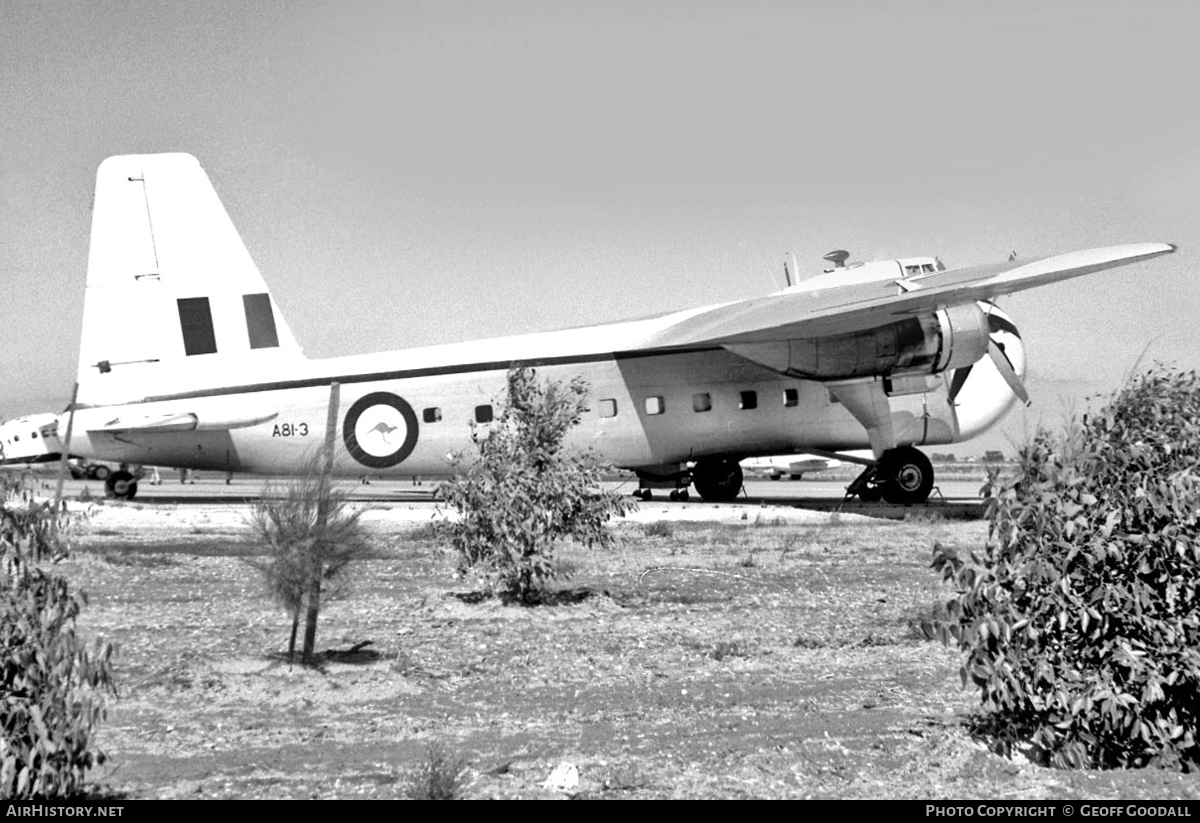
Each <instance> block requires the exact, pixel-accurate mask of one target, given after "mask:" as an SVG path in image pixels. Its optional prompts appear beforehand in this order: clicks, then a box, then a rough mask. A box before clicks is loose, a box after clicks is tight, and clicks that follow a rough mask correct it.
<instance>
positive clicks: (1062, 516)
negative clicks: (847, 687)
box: [934, 368, 1200, 769]
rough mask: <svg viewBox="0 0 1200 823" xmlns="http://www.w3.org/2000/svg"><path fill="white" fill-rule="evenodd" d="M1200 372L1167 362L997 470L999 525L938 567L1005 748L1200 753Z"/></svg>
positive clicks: (1081, 753) (1198, 756)
mask: <svg viewBox="0 0 1200 823" xmlns="http://www.w3.org/2000/svg"><path fill="white" fill-rule="evenodd" d="M1198 467H1200V381H1198V380H1197V377H1196V374H1195V373H1194V372H1192V373H1179V372H1174V371H1168V370H1165V369H1163V368H1156V369H1154V370H1152V371H1150V372H1149V373H1147V374H1145V375H1143V376H1141V377H1138V378H1136V379H1134V380H1132V381H1131V382H1130V383H1129V384H1128V385H1127V386H1126V387H1125V388H1124V389H1123V390H1122V391H1121V392H1120V393H1119V394H1118V395H1117V396H1116V397H1115V398H1114V399H1113V400H1112V401H1111V403H1110V405H1109V406H1108V407H1106V408H1105V409H1104V410H1103V411H1101V412H1100V413H1099V414H1097V415H1095V416H1093V417H1091V418H1085V419H1084V421H1083V423H1082V425H1081V426H1080V427H1079V428H1078V430H1077V431H1075V432H1073V433H1072V434H1071V435H1069V436H1064V437H1060V438H1057V439H1056V438H1053V437H1051V436H1050V435H1048V434H1047V433H1045V432H1039V433H1038V434H1037V435H1036V436H1035V437H1034V439H1033V441H1032V442H1031V443H1030V444H1029V445H1028V446H1027V447H1026V448H1025V449H1023V450H1022V453H1021V456H1020V465H1019V471H1018V475H1017V477H1016V478H1015V479H1014V480H1013V481H1011V482H1010V483H1007V484H1005V485H1000V484H999V483H998V481H997V479H996V476H995V475H993V476H992V480H991V483H990V484H989V485H990V487H991V488H990V489H989V496H988V499H987V506H988V517H989V538H988V541H987V544H986V546H985V547H984V549H983V551H982V552H981V553H979V554H976V553H971V554H970V556H969V557H966V556H960V555H959V554H958V553H956V552H954V551H950V550H946V549H942V548H940V547H939V548H938V549H937V550H936V551H935V560H934V565H935V567H936V568H939V569H940V570H941V571H942V573H943V575H944V577H945V578H946V579H947V580H950V581H952V582H953V583H954V584H955V587H956V589H957V591H958V594H957V596H956V597H955V598H954V599H952V600H951V601H950V602H949V604H948V609H949V614H950V624H951V627H952V629H953V633H954V634H955V635H956V636H957V638H958V642H959V645H960V647H961V648H962V649H963V651H965V652H966V659H965V662H964V664H963V667H962V678H963V684H964V686H965V685H966V683H967V682H970V683H972V684H974V685H975V686H976V687H978V688H979V690H980V695H981V699H982V707H981V708H982V713H983V714H982V716H981V717H980V727H981V729H982V730H983V731H985V732H988V733H990V734H992V735H993V736H994V738H995V740H996V742H997V744H998V746H999V748H1000V749H1001V750H1005V751H1007V750H1009V749H1011V747H1012V746H1013V745H1015V744H1020V743H1031V744H1032V746H1033V750H1034V752H1035V754H1038V755H1040V756H1041V757H1042V758H1043V759H1044V760H1045V761H1047V762H1049V763H1052V764H1054V765H1058V766H1071V767H1085V766H1092V767H1128V766H1140V765H1145V764H1151V763H1157V764H1165V765H1170V766H1177V767H1182V768H1184V769H1194V768H1196V767H1197V766H1200V743H1198V740H1197V735H1198V732H1197V721H1198V719H1200V602H1198V592H1197V587H1198V585H1200V471H1198Z"/></svg>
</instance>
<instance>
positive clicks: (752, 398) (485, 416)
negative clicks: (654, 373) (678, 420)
mask: <svg viewBox="0 0 1200 823" xmlns="http://www.w3.org/2000/svg"><path fill="white" fill-rule="evenodd" d="M783 405H784V406H785V407H787V408H793V407H795V406H798V405H800V392H799V390H798V389H784V390H783ZM712 407H713V401H712V394H710V393H709V392H699V393H697V394H693V395H692V411H695V412H706V411H712ZM738 408H739V409H741V410H742V411H750V410H751V409H757V408H758V392H756V391H743V392H738ZM666 410H667V406H666V402H665V401H664V400H663V398H662V397H661V396H654V397H647V398H646V414H650V415H654V414H662V413H663V412H665V411H666ZM599 412H600V416H601V417H616V416H617V401H616V400H615V399H613V398H604V399H602V400H601V401H600V408H599ZM421 419H422V420H424V421H425V422H426V423H438V422H440V421H441V419H442V410H441V408H439V407H438V406H433V407H430V408H428V409H425V410H423V411H422V412H421ZM494 419H495V413H494V412H493V410H492V407H491V405H483V406H476V407H475V422H476V423H491V422H492V420H494Z"/></svg>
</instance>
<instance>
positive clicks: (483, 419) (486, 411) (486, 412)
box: [475, 404, 493, 423]
mask: <svg viewBox="0 0 1200 823" xmlns="http://www.w3.org/2000/svg"><path fill="white" fill-rule="evenodd" d="M492 417H493V415H492V407H491V405H490V404H489V405H486V406H476V407H475V422H476V423H491V422H492Z"/></svg>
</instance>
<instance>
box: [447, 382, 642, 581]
mask: <svg viewBox="0 0 1200 823" xmlns="http://www.w3.org/2000/svg"><path fill="white" fill-rule="evenodd" d="M587 394H588V387H587V384H586V383H585V382H584V381H583V380H582V379H580V378H576V379H575V380H573V381H571V383H569V384H568V385H565V386H564V385H563V384H561V383H556V382H553V381H550V382H547V383H545V384H544V385H543V384H541V383H539V382H538V380H537V375H536V374H535V372H534V371H533V370H532V369H526V368H521V369H511V370H510V371H509V372H508V396H507V398H506V400H505V402H504V403H502V404H500V406H501V413H500V416H499V417H498V418H497V419H496V421H495V422H494V423H493V424H491V425H490V426H489V427H487V428H481V427H473V428H472V430H471V439H472V441H473V442H474V444H475V447H476V449H477V450H478V452H479V458H478V460H476V461H475V462H474V463H472V464H471V465H470V467H469V468H468V469H467V471H466V473H465V474H464V475H463V476H461V477H458V478H456V479H454V480H452V481H450V482H448V483H446V484H445V485H444V486H443V487H442V488H443V490H444V493H445V500H446V502H447V503H448V504H449V505H450V506H452V507H453V508H454V509H455V510H456V511H457V512H458V515H459V516H458V518H457V519H456V520H453V521H451V522H449V523H447V524H446V526H445V528H446V529H447V531H448V533H449V536H450V539H451V541H452V542H453V544H454V547H455V549H457V550H458V552H459V556H460V560H461V565H462V567H463V568H464V569H465V568H467V567H474V566H479V567H481V568H482V569H484V570H485V572H486V574H487V575H488V579H489V584H490V585H495V586H497V587H498V588H499V589H500V590H501V591H502V592H503V593H505V594H507V595H509V596H512V597H516V598H518V599H520V600H521V601H522V602H525V603H533V602H537V601H538V600H540V599H541V596H542V593H543V592H544V590H545V586H546V584H547V583H548V582H549V581H550V580H552V579H554V578H555V577H563V576H565V575H564V571H565V570H564V569H561V568H559V567H558V566H557V565H556V563H555V560H554V550H555V547H556V544H557V543H558V541H560V540H562V539H566V538H571V539H574V540H577V541H579V542H580V543H583V544H584V545H585V546H588V547H589V548H591V547H600V548H607V547H609V546H611V545H612V544H613V543H614V541H615V538H614V537H613V535H612V534H611V533H610V532H609V531H608V530H607V529H606V528H605V526H604V524H605V523H606V522H607V521H608V520H609V518H611V517H612V516H613V515H622V514H624V513H625V512H626V511H629V510H630V509H632V503H630V502H629V501H628V500H627V499H626V498H624V497H622V496H621V495H618V494H616V493H614V492H610V491H606V490H605V489H604V488H603V486H602V483H601V469H602V468H603V467H602V466H601V465H600V464H599V463H598V461H597V459H596V457H595V455H594V454H593V453H592V452H590V451H585V452H575V451H572V450H570V449H568V448H566V447H565V446H564V444H563V441H564V439H565V438H566V436H567V433H568V432H569V431H570V430H571V429H572V428H574V427H575V426H576V425H578V423H579V421H580V419H581V418H582V416H583V414H584V412H585V411H587Z"/></svg>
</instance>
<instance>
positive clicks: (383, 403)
mask: <svg viewBox="0 0 1200 823" xmlns="http://www.w3.org/2000/svg"><path fill="white" fill-rule="evenodd" d="M342 440H343V441H345V443H346V451H348V452H350V456H351V457H353V458H354V459H355V460H357V461H358V462H359V463H361V464H363V465H364V466H368V467H370V468H372V469H386V468H390V467H391V466H395V465H397V464H398V463H400V462H401V461H403V460H404V458H406V457H408V455H409V454H411V453H412V450H413V447H414V446H416V445H417V416H416V415H415V414H414V413H413V410H412V406H410V405H408V403H407V402H405V400H404V398H402V397H399V396H397V395H394V394H392V393H391V392H382V391H380V392H372V393H371V394H368V395H366V396H365V397H361V398H359V399H358V400H356V401H355V403H354V405H353V406H351V407H350V411H349V412H347V413H346V419H345V420H344V421H343V422H342Z"/></svg>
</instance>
